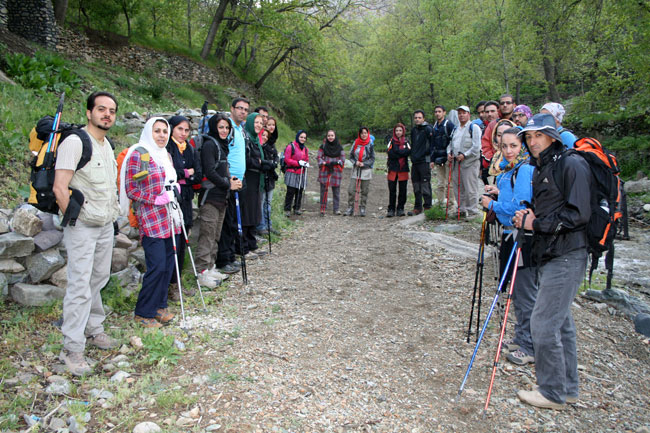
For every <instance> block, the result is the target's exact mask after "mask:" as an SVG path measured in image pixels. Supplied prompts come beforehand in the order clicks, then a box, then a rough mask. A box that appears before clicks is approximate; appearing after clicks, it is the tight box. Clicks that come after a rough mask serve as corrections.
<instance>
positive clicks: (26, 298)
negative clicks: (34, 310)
mask: <svg viewBox="0 0 650 433" xmlns="http://www.w3.org/2000/svg"><path fill="white" fill-rule="evenodd" d="M10 293H11V297H12V299H13V300H14V301H16V302H18V303H19V304H22V305H27V306H29V307H41V306H43V305H45V304H48V303H50V302H52V301H54V300H56V299H63V296H64V295H65V289H62V288H60V287H56V286H51V285H49V284H38V285H36V284H25V283H18V284H14V285H13V286H12V287H11V290H10Z"/></svg>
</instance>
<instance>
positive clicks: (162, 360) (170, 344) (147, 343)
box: [142, 332, 180, 364]
mask: <svg viewBox="0 0 650 433" xmlns="http://www.w3.org/2000/svg"><path fill="white" fill-rule="evenodd" d="M142 344H143V345H144V349H145V350H146V351H147V356H146V358H145V360H146V362H147V363H148V364H167V363H170V364H176V363H177V362H178V359H179V358H180V352H179V351H178V349H177V348H176V346H175V345H174V336H173V335H165V334H163V333H162V332H149V333H147V334H145V335H144V336H143V337H142Z"/></svg>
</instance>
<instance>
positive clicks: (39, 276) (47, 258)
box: [26, 248, 65, 283]
mask: <svg viewBox="0 0 650 433" xmlns="http://www.w3.org/2000/svg"><path fill="white" fill-rule="evenodd" d="M26 264H27V271H28V272H29V277H30V279H31V280H32V282H33V283H40V282H41V281H45V280H47V279H48V278H50V277H51V276H52V274H53V273H54V272H56V271H57V270H59V269H61V268H62V267H63V266H64V265H65V260H64V259H63V257H61V254H59V251H58V250H57V249H56V248H51V249H49V250H47V251H43V252H42V253H38V254H34V255H33V256H29V257H27V261H26Z"/></svg>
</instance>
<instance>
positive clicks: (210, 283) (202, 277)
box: [199, 271, 221, 289]
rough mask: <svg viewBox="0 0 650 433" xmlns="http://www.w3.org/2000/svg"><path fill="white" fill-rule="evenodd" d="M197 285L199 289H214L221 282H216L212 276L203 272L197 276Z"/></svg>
mask: <svg viewBox="0 0 650 433" xmlns="http://www.w3.org/2000/svg"><path fill="white" fill-rule="evenodd" d="M217 282H218V283H217ZM199 284H200V285H201V287H206V288H208V289H215V288H216V287H217V286H218V285H219V284H221V281H220V280H217V279H216V278H215V277H214V275H213V274H211V273H209V272H208V271H203V272H201V273H200V274H199Z"/></svg>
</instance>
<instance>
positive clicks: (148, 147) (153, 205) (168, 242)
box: [53, 92, 591, 409]
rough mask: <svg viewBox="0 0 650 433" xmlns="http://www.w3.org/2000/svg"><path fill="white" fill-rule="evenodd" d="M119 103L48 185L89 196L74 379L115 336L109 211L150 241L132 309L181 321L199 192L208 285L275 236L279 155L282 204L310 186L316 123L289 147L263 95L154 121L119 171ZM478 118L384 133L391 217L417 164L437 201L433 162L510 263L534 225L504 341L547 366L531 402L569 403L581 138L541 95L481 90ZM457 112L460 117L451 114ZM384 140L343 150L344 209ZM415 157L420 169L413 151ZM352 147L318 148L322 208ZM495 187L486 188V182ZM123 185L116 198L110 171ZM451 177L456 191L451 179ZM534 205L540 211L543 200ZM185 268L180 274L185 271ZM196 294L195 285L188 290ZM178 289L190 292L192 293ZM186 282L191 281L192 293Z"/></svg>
mask: <svg viewBox="0 0 650 433" xmlns="http://www.w3.org/2000/svg"><path fill="white" fill-rule="evenodd" d="M117 108H118V103H117V100H116V98H115V97H114V96H113V95H111V94H110V93H107V92H95V93H93V94H91V95H90V96H89V97H88V99H87V104H86V117H87V120H88V122H87V125H86V126H85V127H84V128H83V130H84V131H85V132H86V133H87V134H88V136H89V137H90V139H91V142H92V155H91V157H90V163H88V164H87V165H85V166H84V167H82V168H78V164H79V161H80V159H81V157H82V149H83V146H82V140H81V139H80V138H79V137H78V136H77V135H70V136H68V137H67V138H66V139H65V140H64V141H63V142H62V143H61V144H60V145H59V150H58V155H57V159H56V170H55V180H54V187H53V191H54V194H55V196H56V199H57V202H58V205H59V208H60V210H61V212H62V213H64V214H65V213H66V208H67V207H68V205H69V203H70V192H69V191H70V189H71V188H74V189H76V190H80V191H82V192H83V197H84V200H83V206H81V210H80V213H79V215H78V217H77V221H76V224H75V225H68V226H66V227H65V229H64V242H65V245H66V248H67V251H68V287H67V290H66V294H65V298H64V302H63V325H62V333H63V336H64V349H63V351H62V352H61V355H60V357H61V359H62V361H64V362H65V364H66V366H67V368H68V369H69V371H70V372H71V373H72V374H74V375H84V374H89V373H90V372H91V371H92V369H91V368H90V366H89V365H88V363H87V362H86V360H85V358H84V350H85V345H86V344H91V345H94V346H97V347H99V348H102V349H110V348H113V347H115V346H116V344H117V342H116V341H115V340H114V339H113V338H111V337H110V336H108V335H107V334H106V333H105V332H104V328H103V325H102V323H103V321H104V318H105V313H104V310H103V306H102V301H101V296H100V290H101V288H102V287H104V286H105V284H106V282H107V281H108V278H109V276H110V266H111V254H112V247H113V235H114V222H115V221H116V219H117V217H118V215H119V214H122V215H126V214H128V213H129V212H131V213H132V218H131V219H132V225H136V226H137V227H138V229H139V233H140V240H141V243H142V247H143V249H144V252H145V259H146V273H145V274H144V276H143V281H142V288H141V289H140V292H139V294H138V300H137V303H136V306H135V316H134V319H135V321H136V322H137V323H139V324H141V325H142V326H145V327H152V328H155V327H160V326H163V325H165V324H168V323H170V321H172V319H173V318H174V315H173V314H172V313H171V312H169V311H168V308H167V307H168V300H173V299H174V297H175V296H176V295H180V293H179V290H178V287H177V286H176V284H178V283H179V281H178V278H180V270H182V269H183V259H184V257H185V251H184V246H185V245H189V233H190V230H191V228H192V222H193V219H194V218H193V215H192V212H193V210H192V200H193V198H194V196H195V191H196V190H197V189H198V190H199V194H198V204H199V215H198V219H199V221H200V228H199V235H198V243H197V251H196V262H195V265H196V270H197V272H198V281H199V283H200V285H201V286H205V287H216V286H217V285H218V284H220V282H221V281H222V280H224V279H226V278H227V277H228V275H229V274H232V273H235V272H238V271H239V270H240V267H241V265H240V262H239V261H237V260H235V259H236V255H239V256H244V257H245V258H248V259H252V258H255V257H257V256H262V255H264V254H265V251H262V250H261V249H260V248H258V237H257V236H258V235H264V234H268V232H273V231H274V229H273V226H272V222H271V218H270V216H271V212H270V210H271V200H272V196H273V191H274V188H275V182H276V181H277V180H278V179H279V177H278V174H277V167H278V165H282V166H283V170H282V171H285V174H284V182H285V184H286V186H287V193H286V196H285V200H284V210H285V214H286V215H287V216H288V215H290V213H291V210H292V209H293V213H294V214H295V215H300V214H301V200H302V196H303V192H304V190H305V188H306V186H307V169H308V168H309V167H310V165H309V152H308V149H307V146H306V142H307V133H306V132H305V131H304V130H300V131H298V132H297V134H296V137H295V140H294V141H293V142H292V143H290V144H289V145H288V146H286V148H285V149H284V151H283V153H282V156H283V158H280V155H279V154H278V151H277V149H276V147H275V143H276V141H277V139H278V129H277V121H276V119H274V118H273V117H269V112H268V110H267V109H266V108H265V107H258V108H257V109H256V110H255V111H254V112H253V113H250V114H249V108H250V103H249V101H248V100H247V99H245V98H235V99H234V100H233V101H232V104H231V110H230V114H229V115H227V114H225V113H217V114H215V115H213V116H211V117H210V118H209V120H208V121H207V127H205V126H203V125H202V128H201V132H203V131H205V133H204V134H201V133H200V134H199V135H197V136H195V137H190V135H191V122H190V120H189V119H188V118H186V117H183V116H172V117H170V118H169V119H165V118H163V117H152V118H150V119H148V120H147V122H146V124H145V126H144V129H143V131H142V133H141V136H140V140H139V142H138V143H137V144H135V145H133V146H131V147H129V148H128V149H126V150H125V151H124V152H123V154H122V155H120V167H119V168H118V166H117V163H116V159H115V157H114V154H113V151H112V148H111V145H110V142H108V140H107V139H106V134H107V132H108V131H109V129H110V128H111V126H113V124H114V123H115V120H116V113H117ZM476 110H477V112H478V116H479V117H478V119H476V120H474V121H470V109H469V107H468V106H466V105H461V106H459V107H458V108H457V110H455V111H456V113H457V119H456V118H447V113H446V110H445V108H444V107H443V106H437V107H435V110H434V115H435V117H436V122H435V124H434V125H430V124H428V123H427V122H426V121H425V113H424V112H423V111H422V110H417V111H415V112H414V114H413V123H414V126H413V128H412V130H411V133H410V140H409V136H408V134H407V130H406V126H405V125H404V124H402V123H398V124H397V125H395V127H394V128H393V134H392V138H391V140H390V142H389V143H388V150H387V151H388V163H387V168H388V175H387V179H388V186H389V191H390V193H389V206H388V213H387V215H386V216H387V217H393V216H403V215H404V213H405V212H404V206H405V203H406V189H407V182H408V179H409V171H410V174H411V176H410V177H411V182H412V184H413V190H414V193H415V203H414V207H413V209H412V210H411V211H409V214H419V213H421V212H422V211H423V210H426V209H428V208H430V207H431V206H432V201H433V199H432V189H431V170H433V171H434V174H435V177H436V182H437V187H436V195H437V201H438V203H439V204H440V205H443V204H446V205H447V206H451V207H452V208H456V211H457V212H458V213H459V214H460V213H464V214H465V215H466V216H471V215H473V214H475V213H478V212H479V209H480V207H482V208H483V209H484V210H485V211H486V212H488V211H489V212H494V213H495V214H496V218H497V219H498V221H499V222H500V223H501V225H502V226H503V235H502V241H501V246H500V248H501V251H500V256H501V258H502V260H500V262H501V270H500V272H501V273H506V272H510V273H511V272H512V270H511V269H505V267H504V266H503V265H504V264H505V263H506V262H507V260H506V258H507V255H508V254H509V253H510V250H511V249H512V246H513V239H512V232H513V231H514V230H515V229H521V228H523V229H525V230H526V231H527V232H528V233H532V240H531V242H527V243H525V246H524V254H522V257H523V260H522V264H523V266H521V269H518V271H517V276H516V281H515V288H514V306H515V314H516V318H517V323H516V326H515V335H514V338H513V339H512V340H511V341H508V342H506V347H507V348H508V349H510V350H511V353H509V355H508V359H509V360H510V361H512V362H514V363H516V364H519V365H525V364H528V363H532V362H534V363H535V365H536V374H537V385H538V386H537V387H536V388H535V389H533V390H531V391H520V392H519V393H518V395H519V398H520V399H521V400H522V401H524V402H526V403H529V404H531V405H534V406H538V407H546V408H553V409H559V408H562V407H563V406H564V405H565V403H566V402H569V403H571V402H575V401H576V400H577V397H578V375H577V357H576V341H575V338H576V331H575V325H574V323H573V318H572V315H571V310H570V307H571V303H572V300H573V297H574V296H575V295H576V293H577V289H578V286H579V284H580V282H581V281H582V278H583V276H584V272H585V267H586V262H587V252H586V241H585V225H586V224H587V222H588V221H589V217H590V203H589V188H590V182H591V173H590V171H589V167H588V166H587V164H586V163H585V161H584V160H583V159H582V158H579V157H577V156H575V155H573V154H570V153H565V151H566V149H567V148H570V147H571V146H572V145H573V142H574V141H575V136H573V134H571V133H570V132H569V131H566V130H563V129H562V128H561V122H562V118H563V116H564V108H563V107H562V106H561V105H560V104H558V103H549V104H545V105H544V106H543V107H542V109H541V110H540V112H539V113H538V114H535V115H533V113H532V112H531V110H530V108H529V107H527V106H526V105H517V106H515V104H514V100H513V98H512V96H511V95H503V96H502V97H501V98H500V101H499V102H496V101H487V102H483V101H482V102H480V103H479V104H477V106H476ZM450 117H453V116H450ZM373 141H374V138H373V137H372V136H371V134H370V131H369V130H368V128H366V127H362V128H360V129H359V131H358V135H357V138H356V140H355V141H354V143H353V145H352V148H351V150H350V152H349V154H348V155H347V159H348V160H349V161H350V162H351V163H352V170H351V175H350V184H349V185H350V186H349V189H348V208H347V210H346V212H345V214H346V215H353V214H354V212H355V211H356V206H358V212H359V215H360V216H364V215H365V213H366V203H367V196H368V191H369V187H370V180H371V177H372V172H373V170H372V167H373V164H374V160H375V153H374V147H373ZM409 158H410V160H411V168H410V170H409V164H408V159H409ZM345 161H346V154H345V152H344V150H343V147H342V145H341V144H340V142H339V140H338V138H337V136H336V133H335V132H334V131H333V130H330V131H328V132H327V134H326V136H325V138H324V140H323V143H322V145H321V146H320V147H319V149H318V155H317V163H318V167H319V173H318V180H319V183H320V184H321V188H320V191H321V215H324V213H325V209H326V205H327V193H328V190H329V189H331V190H332V194H333V200H332V202H333V209H332V210H333V212H334V214H339V215H340V214H341V212H340V210H339V194H340V185H341V180H342V173H343V168H344V166H345ZM481 179H482V181H483V183H484V186H483V190H484V194H483V195H482V197H481V199H480V207H479V190H480V189H481V188H480V187H479V184H480V182H481ZM116 180H117V181H118V182H117V183H118V185H119V186H118V188H119V201H118V195H117V194H115V183H116ZM450 184H451V186H452V187H453V191H454V193H453V194H451V195H450V194H449V187H448V188H447V192H446V194H445V189H446V188H445V186H448V185H450ZM533 209H534V211H533ZM175 271H176V272H175ZM184 290H185V289H184ZM183 293H186V292H185V291H183ZM187 294H191V293H187Z"/></svg>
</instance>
